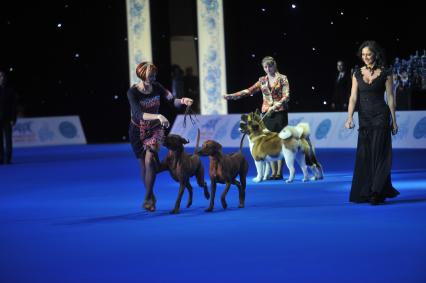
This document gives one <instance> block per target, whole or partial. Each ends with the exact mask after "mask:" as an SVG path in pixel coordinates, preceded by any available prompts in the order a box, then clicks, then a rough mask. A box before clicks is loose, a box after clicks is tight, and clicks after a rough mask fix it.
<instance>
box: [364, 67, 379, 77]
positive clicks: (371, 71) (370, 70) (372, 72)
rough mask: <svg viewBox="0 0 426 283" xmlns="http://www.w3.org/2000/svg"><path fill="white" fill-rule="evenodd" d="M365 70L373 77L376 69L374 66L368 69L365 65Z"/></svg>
mask: <svg viewBox="0 0 426 283" xmlns="http://www.w3.org/2000/svg"><path fill="white" fill-rule="evenodd" d="M365 68H366V69H367V71H369V72H370V75H371V76H373V74H374V71H375V70H376V69H377V67H376V65H373V66H371V67H369V66H367V65H365Z"/></svg>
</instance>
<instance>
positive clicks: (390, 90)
mask: <svg viewBox="0 0 426 283" xmlns="http://www.w3.org/2000/svg"><path fill="white" fill-rule="evenodd" d="M386 100H387V102H388V106H389V110H390V112H391V117H392V134H394V135H396V134H397V133H398V124H397V123H396V115H395V98H394V96H393V87H392V77H391V76H388V77H387V79H386Z"/></svg>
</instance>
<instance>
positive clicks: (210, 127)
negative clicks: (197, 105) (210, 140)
mask: <svg viewBox="0 0 426 283" xmlns="http://www.w3.org/2000/svg"><path fill="white" fill-rule="evenodd" d="M219 120H220V118H216V119H211V120H208V121H207V122H206V123H204V125H202V127H203V128H204V129H206V130H212V131H214V130H215V129H216V124H217V122H219Z"/></svg>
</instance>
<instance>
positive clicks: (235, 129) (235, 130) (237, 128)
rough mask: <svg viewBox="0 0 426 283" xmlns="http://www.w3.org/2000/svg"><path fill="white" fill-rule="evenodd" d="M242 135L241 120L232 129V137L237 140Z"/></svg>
mask: <svg viewBox="0 0 426 283" xmlns="http://www.w3.org/2000/svg"><path fill="white" fill-rule="evenodd" d="M240 136H241V133H240V121H238V122H237V123H235V125H234V127H233V128H232V130H231V139H233V140H236V139H238V138H240Z"/></svg>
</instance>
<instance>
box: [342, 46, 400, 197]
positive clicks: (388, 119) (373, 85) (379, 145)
mask: <svg viewBox="0 0 426 283" xmlns="http://www.w3.org/2000/svg"><path fill="white" fill-rule="evenodd" d="M358 56H359V57H360V58H361V60H362V61H363V62H364V64H365V65H364V66H363V67H362V68H358V69H355V71H354V74H353V77H352V90H351V96H350V98H349V107H348V118H347V120H346V123H345V127H346V128H348V129H352V128H354V127H355V124H354V122H353V121H352V115H353V113H354V109H355V105H356V102H357V100H359V109H358V118H359V133H358V145H357V152H356V161H355V170H354V175H353V179H352V188H351V193H350V197H349V200H350V201H351V202H357V203H360V202H370V203H371V204H373V205H376V204H380V203H383V202H384V200H385V199H386V198H392V197H396V196H397V195H398V194H399V192H398V191H397V190H395V188H394V187H393V186H392V182H391V176H390V171H391V167H392V139H391V133H392V134H394V135H395V134H396V133H397V132H398V126H397V123H396V116H395V102H394V96H393V92H392V73H391V72H390V70H388V69H385V67H384V64H385V62H384V53H383V51H382V49H381V48H380V47H379V45H378V44H377V43H376V42H374V41H366V42H364V43H362V44H361V46H360V48H359V51H358ZM385 91H386V101H387V104H386V102H385V100H384V94H385Z"/></svg>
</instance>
